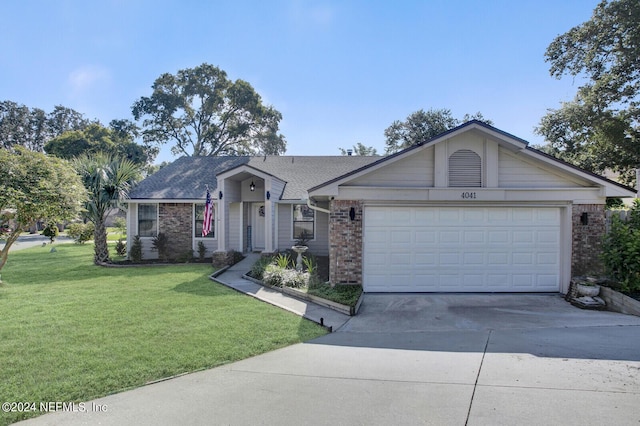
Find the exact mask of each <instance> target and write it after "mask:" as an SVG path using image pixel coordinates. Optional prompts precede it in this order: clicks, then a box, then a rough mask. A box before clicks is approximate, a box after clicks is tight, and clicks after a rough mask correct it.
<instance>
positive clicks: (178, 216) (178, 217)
mask: <svg viewBox="0 0 640 426" xmlns="http://www.w3.org/2000/svg"><path fill="white" fill-rule="evenodd" d="M159 209H160V211H159V215H160V223H159V228H160V229H159V232H162V233H163V234H165V235H167V237H168V238H169V258H170V259H175V258H177V257H178V256H180V255H183V254H184V253H185V252H187V251H190V250H191V249H192V244H191V241H192V236H193V217H192V215H193V204H188V203H164V204H160V207H159Z"/></svg>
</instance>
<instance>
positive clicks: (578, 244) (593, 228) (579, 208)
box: [571, 204, 606, 276]
mask: <svg viewBox="0 0 640 426" xmlns="http://www.w3.org/2000/svg"><path fill="white" fill-rule="evenodd" d="M604 207H605V206H604V204H574V205H573V211H572V214H571V224H572V258H571V276H578V275H587V274H591V275H599V274H601V273H602V271H603V265H602V260H601V259H600V255H601V253H602V237H603V236H604V234H605V232H606V216H605V210H604ZM583 213H587V215H588V222H589V223H588V224H587V225H583V224H582V221H581V217H582V214H583Z"/></svg>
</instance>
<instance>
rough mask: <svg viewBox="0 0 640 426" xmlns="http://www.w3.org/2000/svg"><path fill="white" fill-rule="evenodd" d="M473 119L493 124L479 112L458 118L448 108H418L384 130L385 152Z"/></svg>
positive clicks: (417, 141)
mask: <svg viewBox="0 0 640 426" xmlns="http://www.w3.org/2000/svg"><path fill="white" fill-rule="evenodd" d="M474 119H475V120H479V121H483V122H485V123H487V124H493V123H492V122H491V120H487V119H485V118H484V117H483V116H482V114H481V113H479V112H478V113H476V114H473V115H469V114H465V116H464V117H463V118H462V120H458V119H456V118H454V117H453V115H452V114H451V110H449V109H445V108H443V109H430V110H429V111H425V110H423V109H421V110H418V111H416V112H414V113H411V114H409V116H408V117H407V118H406V119H405V120H404V121H399V120H396V121H394V122H393V123H391V125H390V126H389V127H387V129H386V130H385V131H384V136H385V138H386V140H385V144H386V148H385V149H386V153H387V154H392V153H394V152H398V151H401V150H403V149H405V148H409V147H410V146H413V145H417V144H419V143H423V142H426V141H428V140H429V139H431V138H433V137H435V136H437V135H439V134H441V133H444V132H446V131H447V130H449V129H452V128H454V127H456V126H458V125H460V124H462V123H464V122H467V121H469V120H474Z"/></svg>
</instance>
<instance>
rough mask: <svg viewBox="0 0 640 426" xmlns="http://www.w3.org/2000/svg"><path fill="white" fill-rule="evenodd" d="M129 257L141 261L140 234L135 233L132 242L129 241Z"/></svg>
mask: <svg viewBox="0 0 640 426" xmlns="http://www.w3.org/2000/svg"><path fill="white" fill-rule="evenodd" d="M129 257H130V258H131V260H132V261H134V262H141V261H142V240H141V239H140V235H136V236H134V237H133V243H131V250H130V251H129Z"/></svg>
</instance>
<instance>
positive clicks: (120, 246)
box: [116, 238, 127, 256]
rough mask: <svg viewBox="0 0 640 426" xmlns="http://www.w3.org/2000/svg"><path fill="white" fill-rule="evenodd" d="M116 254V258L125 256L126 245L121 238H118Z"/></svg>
mask: <svg viewBox="0 0 640 426" xmlns="http://www.w3.org/2000/svg"><path fill="white" fill-rule="evenodd" d="M116 253H118V256H124V255H126V254H127V245H126V244H125V242H124V241H123V240H122V238H119V239H118V242H117V243H116Z"/></svg>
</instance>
